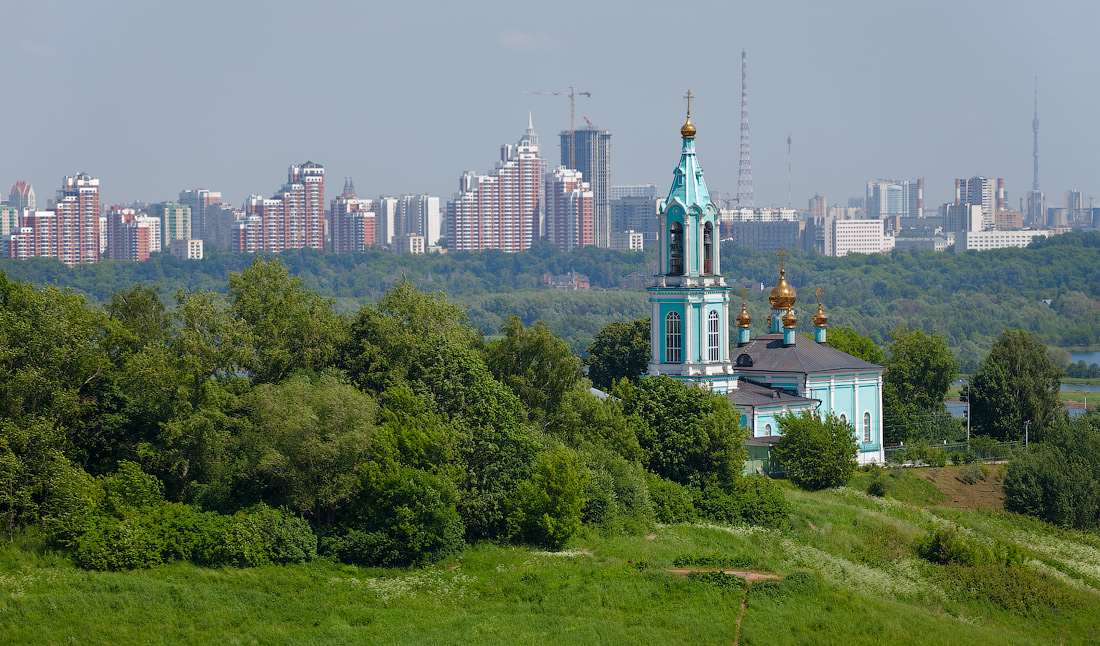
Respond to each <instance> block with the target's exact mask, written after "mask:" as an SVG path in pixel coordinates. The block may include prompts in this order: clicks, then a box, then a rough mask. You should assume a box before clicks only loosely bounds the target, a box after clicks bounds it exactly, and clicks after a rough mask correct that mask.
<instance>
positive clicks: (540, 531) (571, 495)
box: [508, 445, 588, 549]
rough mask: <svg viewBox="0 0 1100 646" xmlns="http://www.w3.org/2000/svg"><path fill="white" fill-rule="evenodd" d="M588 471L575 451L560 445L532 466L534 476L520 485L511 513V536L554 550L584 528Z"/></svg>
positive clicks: (541, 455) (542, 455)
mask: <svg viewBox="0 0 1100 646" xmlns="http://www.w3.org/2000/svg"><path fill="white" fill-rule="evenodd" d="M587 484H588V471H587V470H586V469H585V468H584V465H582V464H581V460H580V457H579V456H578V455H577V453H576V452H575V451H573V450H572V449H570V448H568V447H565V446H562V445H558V446H556V447H554V448H552V449H550V450H548V451H544V452H542V453H540V454H539V455H538V457H537V458H535V462H534V464H532V465H531V477H529V478H527V479H526V480H524V481H522V482H520V483H519V486H517V487H516V492H515V495H514V496H513V498H512V501H511V507H512V511H511V512H510V513H509V514H508V528H509V532H508V533H509V535H511V536H512V537H513V538H515V539H519V540H521V541H524V542H527V543H534V544H536V545H545V546H546V547H550V548H553V549H557V548H560V547H561V546H562V545H564V544H565V542H566V541H568V540H569V539H570V538H571V537H572V536H573V534H575V533H576V532H577V531H578V530H579V529H580V528H581V512H582V511H583V510H584V503H585V499H584V490H585V487H586V486H587Z"/></svg>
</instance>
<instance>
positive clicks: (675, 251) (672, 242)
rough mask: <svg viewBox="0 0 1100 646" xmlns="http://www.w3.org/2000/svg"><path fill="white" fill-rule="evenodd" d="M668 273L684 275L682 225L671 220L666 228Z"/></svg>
mask: <svg viewBox="0 0 1100 646" xmlns="http://www.w3.org/2000/svg"><path fill="white" fill-rule="evenodd" d="M668 273H669V275H670V276H683V275H684V225H682V224H680V223H679V222H673V223H672V226H670V227H669V228H668Z"/></svg>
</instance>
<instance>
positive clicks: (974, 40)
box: [0, 1, 1100, 208]
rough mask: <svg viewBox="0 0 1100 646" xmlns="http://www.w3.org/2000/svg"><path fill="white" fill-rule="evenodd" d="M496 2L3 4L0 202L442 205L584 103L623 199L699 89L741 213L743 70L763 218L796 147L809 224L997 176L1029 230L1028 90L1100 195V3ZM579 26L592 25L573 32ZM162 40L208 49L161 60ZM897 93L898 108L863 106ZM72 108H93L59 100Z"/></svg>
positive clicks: (1072, 181)
mask: <svg viewBox="0 0 1100 646" xmlns="http://www.w3.org/2000/svg"><path fill="white" fill-rule="evenodd" d="M489 4H490V6H487V7H486V10H485V12H484V15H483V16H482V19H475V18H477V16H475V15H473V14H470V13H468V12H467V11H466V10H463V9H461V8H456V7H451V6H449V5H446V4H426V3H410V4H408V5H403V6H401V7H398V6H389V5H386V6H378V7H373V6H372V7H366V8H364V7H361V6H359V5H356V4H352V3H335V2H330V3H317V4H315V5H311V6H310V11H308V12H300V11H294V12H293V15H294V16H295V18H294V20H285V17H286V16H287V15H291V9H290V7H291V5H290V4H289V3H281V2H272V3H265V4H264V5H247V6H246V5H243V4H236V3H234V4H230V5H228V6H222V5H219V4H215V3H212V2H202V1H200V2H194V3H188V4H187V5H183V6H157V5H146V4H143V3H136V2H120V3H110V4H106V3H104V4H103V5H102V6H99V7H98V8H97V9H96V10H94V11H90V12H89V11H88V10H87V9H86V7H88V5H87V4H77V3H71V2H57V3H23V4H21V5H19V6H15V7H12V8H11V9H10V10H9V11H8V13H7V14H6V18H7V23H8V30H9V32H8V33H10V34H14V36H13V37H12V38H10V39H9V40H7V41H6V42H4V43H3V44H2V45H0V47H3V48H4V50H5V55H6V57H7V59H6V60H9V61H10V62H11V64H12V69H14V70H18V72H19V75H20V88H21V90H20V91H21V92H23V93H24V96H23V97H22V98H21V99H19V100H16V101H11V102H9V103H8V105H6V106H5V109H4V114H5V118H4V119H3V122H4V124H5V128H4V135H3V136H4V141H5V146H4V150H5V152H6V154H5V155H3V156H2V158H0V185H2V186H3V187H4V188H7V187H9V186H11V185H12V184H14V183H15V182H16V181H18V180H27V181H29V182H30V183H31V184H33V185H35V186H37V187H40V189H39V190H40V191H41V190H42V187H52V186H54V185H56V184H57V182H58V180H59V179H60V178H62V177H64V176H66V175H71V174H74V173H78V172H87V173H89V174H91V175H94V176H96V177H101V178H103V179H104V182H105V189H106V193H105V194H104V196H103V203H104V204H115V203H124V202H130V201H135V200H140V201H148V202H159V201H166V200H171V199H172V198H173V197H174V196H175V195H176V194H177V193H178V192H179V190H181V189H182V188H184V187H193V186H204V187H207V188H209V189H211V190H214V191H221V192H222V193H223V195H224V196H225V201H226V202H227V203H230V204H233V205H235V206H237V205H240V204H242V203H243V201H244V200H245V199H246V198H247V197H248V195H250V194H252V193H256V192H264V191H266V190H267V186H268V180H267V178H268V177H270V176H271V175H272V174H273V173H277V172H279V171H280V170H281V169H282V168H284V167H285V164H286V163H287V160H291V159H314V160H317V161H318V162H319V163H323V164H324V165H325V166H326V167H327V168H328V169H329V170H330V172H331V174H332V175H333V176H336V177H349V176H350V177H353V178H355V179H356V181H357V184H358V185H359V187H360V190H361V192H363V193H365V194H379V193H387V194H402V193H429V194H433V195H440V196H442V197H444V199H446V198H448V197H449V196H450V195H451V194H453V192H454V190H455V188H456V182H455V179H454V178H455V177H457V176H458V175H459V174H460V173H461V172H462V171H464V170H475V169H476V170H480V169H482V168H483V167H484V166H485V160H486V159H487V158H489V159H491V158H492V156H494V152H495V149H496V148H497V146H499V142H500V141H509V140H511V139H513V138H514V134H513V133H514V132H515V131H516V129H517V128H522V126H523V124H524V123H525V119H526V117H527V113H528V111H531V112H533V113H534V124H535V127H536V129H538V130H539V131H541V132H543V133H546V134H549V133H556V132H560V131H561V130H563V129H567V128H568V119H569V106H568V99H567V98H562V97H546V96H534V97H533V96H531V95H526V94H524V92H529V91H539V90H541V91H545V90H561V89H564V88H566V87H568V86H569V85H573V86H575V87H576V88H577V90H578V91H587V92H591V93H592V96H591V97H586V98H583V99H579V100H578V102H577V121H578V122H581V123H584V122H583V121H582V117H583V116H586V117H588V118H589V119H590V120H591V121H592V123H594V124H595V126H596V127H597V128H600V129H603V130H608V131H610V132H612V133H613V135H614V140H615V153H614V154H615V160H614V176H613V178H612V183H613V184H634V183H658V184H662V183H663V182H664V181H666V180H667V177H666V176H667V174H668V169H667V168H665V164H662V163H661V160H662V159H666V158H667V156H668V155H669V154H670V153H669V151H670V150H672V151H673V153H674V152H675V148H674V147H675V146H676V145H677V144H676V142H675V137H674V134H670V133H674V130H675V127H676V126H675V124H676V123H677V122H678V120H679V118H680V114H681V111H682V100H681V99H680V96H681V95H682V94H683V92H684V91H685V90H686V89H688V88H690V89H691V90H692V92H693V94H694V95H695V96H697V97H698V100H697V101H696V102H695V103H694V104H693V113H694V115H693V116H694V120H695V122H696V123H697V125H698V127H699V132H700V138H701V139H705V140H706V141H707V142H708V145H707V148H706V150H707V157H706V159H705V160H704V161H705V163H706V164H707V168H708V173H709V176H708V180H709V181H710V183H711V185H712V187H713V188H712V190H715V191H716V192H721V193H734V194H736V191H737V170H738V169H737V166H738V153H739V141H740V130H739V129H740V60H739V59H740V50H741V48H742V47H743V48H745V49H746V50H747V53H748V84H749V100H750V104H751V105H750V110H751V114H752V147H753V148H752V153H753V166H754V168H753V180H754V188H755V194H756V203H757V204H759V205H768V204H784V203H786V201H787V200H786V196H787V177H786V175H787V173H786V171H787V168H786V152H787V148H786V137H787V134H788V133H790V135H791V137H792V139H793V146H792V151H793V152H792V167H793V195H794V198H793V202H794V203H795V204H802V203H805V201H806V200H807V199H808V198H809V197H811V196H813V195H814V194H821V195H824V196H826V197H827V199H828V201H829V203H830V204H836V203H844V202H845V201H846V200H847V198H849V197H853V196H859V195H860V194H861V193H862V192H863V186H864V184H865V182H866V181H867V180H868V179H871V178H876V177H924V178H925V180H926V184H925V187H926V199H925V203H926V205H929V206H931V205H935V204H939V203H943V202H946V201H950V199H951V193H952V191H951V189H952V184H953V180H954V179H955V178H958V177H971V176H986V177H1004V178H1005V179H1006V189H1007V190H1008V193H1009V200H1008V206H1010V207H1011V208H1017V207H1018V206H1019V200H1020V198H1021V197H1024V196H1025V194H1026V192H1027V190H1028V189H1029V187H1030V186H1031V174H1032V164H1033V159H1032V147H1033V130H1032V127H1031V126H1032V118H1033V108H1034V79H1035V76H1036V75H1037V76H1038V88H1039V90H1038V104H1039V105H1038V111H1039V118H1040V119H1041V120H1042V123H1043V128H1042V131H1041V133H1040V139H1041V141H1040V145H1039V147H1040V151H1041V152H1040V157H1041V164H1042V177H1041V187H1040V188H1041V189H1042V190H1043V191H1044V192H1045V193H1046V194H1047V195H1048V196H1061V195H1062V194H1063V193H1064V192H1065V191H1067V190H1077V191H1081V193H1082V194H1083V197H1084V200H1085V203H1086V204H1087V203H1088V201H1089V198H1090V197H1100V186H1097V183H1096V179H1095V178H1096V177H1098V176H1100V172H1098V171H1100V168H1098V166H1097V164H1098V162H1097V161H1096V160H1094V159H1091V158H1090V157H1089V156H1088V155H1087V154H1086V150H1087V149H1088V147H1089V146H1090V143H1091V142H1093V141H1095V140H1096V139H1097V137H1098V135H1100V124H1098V123H1097V122H1096V120H1095V119H1094V118H1092V116H1091V114H1090V113H1089V110H1088V106H1089V105H1090V104H1091V103H1092V102H1093V101H1094V100H1095V93H1096V92H1097V90H1095V89H1094V87H1093V86H1095V85H1096V84H1095V83H1094V82H1093V80H1094V79H1095V76H1096V72H1095V71H1094V70H1093V69H1091V66H1090V65H1089V61H1090V60H1092V56H1091V52H1090V51H1089V49H1088V43H1089V38H1090V36H1091V34H1090V32H1089V28H1088V25H1089V24H1093V23H1095V22H1096V20H1095V19H1096V18H1100V8H1097V7H1094V6H1092V5H1088V4H1085V3H1073V4H1070V5H1066V6H1053V7H1043V8H1037V7H1032V6H1030V5H1028V4H1025V3H1001V4H999V5H997V6H996V7H989V6H978V5H969V4H967V5H961V6H960V5H954V4H949V3H945V2H943V3H929V4H925V5H922V10H921V11H920V12H912V11H905V10H904V9H903V8H901V7H897V8H895V7H890V6H880V5H878V4H874V3H852V4H847V5H844V6H843V7H833V6H819V5H817V4H805V5H794V6H787V7H771V6H763V5H759V6H758V5H750V6H738V7H736V8H729V7H726V6H725V5H724V4H721V3H708V2H701V3H697V4H695V5H692V6H690V7H688V8H687V10H683V9H682V8H681V7H679V6H676V7H673V6H667V7H657V8H638V7H634V6H632V5H629V4H626V3H612V2H608V3H601V4H598V5H593V6H588V5H581V4H579V3H568V2H567V3H565V4H563V5H562V6H561V7H560V8H557V9H555V10H554V11H553V12H550V11H546V10H545V9H544V10H541V11H540V10H538V9H536V8H531V7H522V6H514V5H512V4H509V3H489ZM570 7H575V8H576V9H577V10H576V11H571V10H570ZM582 7H583V9H582ZM260 8H262V11H260ZM427 9H430V11H428V10H427ZM478 15H481V12H478ZM578 15H580V16H583V19H584V20H582V21H581V22H583V21H590V22H591V23H592V25H588V26H586V27H585V28H583V29H582V28H580V27H579V26H578V20H577V19H576V16H578ZM685 21H690V23H691V28H692V29H695V30H697V31H699V32H700V34H701V36H702V37H701V38H700V39H699V42H700V43H701V45H702V47H701V48H700V50H699V52H698V55H699V57H700V59H701V62H702V63H703V64H701V65H699V66H695V67H696V69H693V70H691V71H687V72H683V73H681V72H680V71H679V70H677V68H676V67H675V63H673V62H672V61H670V60H667V57H666V56H664V54H663V53H662V52H661V48H659V47H649V46H648V45H647V44H646V43H656V42H660V38H661V34H663V33H664V31H665V30H666V29H667V28H668V27H669V26H670V25H680V26H682V24H681V23H683V22H685ZM355 24H361V25H364V26H374V27H375V28H373V29H372V34H373V36H372V38H371V39H369V41H370V47H367V46H365V44H364V42H365V41H362V39H359V40H356V39H341V38H328V37H318V38H307V39H304V40H303V38H302V36H301V34H302V33H306V34H317V35H319V36H322V35H324V34H325V32H326V31H333V30H336V32H337V33H338V30H339V29H340V27H342V26H346V25H355ZM888 27H889V28H888ZM292 30H293V31H292ZM410 30H418V34H419V35H420V36H421V37H420V38H418V39H417V43H418V44H417V45H410V44H409V40H408V39H407V38H406V37H405V35H407V34H408V33H409V32H410ZM597 30H602V32H601V37H600V38H594V37H593V34H594V33H597ZM166 33H176V34H183V35H186V34H191V35H198V34H201V35H202V38H191V39H186V38H180V39H179V40H178V43H180V44H178V45H177V46H172V47H165V46H164V45H163V43H162V40H163V39H164V36H165V34H166ZM778 37H782V38H783V41H784V43H785V45H784V47H782V48H778V47H775V45H774V43H775V40H776V38H778ZM170 40H171V39H170ZM872 54H873V55H872ZM964 69H981V70H983V73H982V74H961V73H960V70H964ZM81 70H87V71H88V73H86V74H81V73H74V71H75V72H80V71H81ZM478 70H483V71H486V72H489V73H488V74H486V75H477V76H476V77H475V76H474V74H475V73H476V72H477V71H478ZM288 75H289V76H294V77H302V76H304V75H308V77H309V79H310V83H311V85H312V87H314V88H315V89H316V92H296V93H285V92H280V91H279V87H280V86H281V84H283V83H285V82H286V81H285V79H286V78H287V77H288ZM666 78H674V79H675V81H674V82H673V83H672V87H668V88H665V87H664V86H665V85H669V82H667V81H665V79H666ZM59 79H63V81H59ZM868 79H880V80H878V81H875V82H869V81H868ZM655 80H660V85H661V86H662V87H661V88H660V89H654V86H655V85H657V83H655V82H654V81H655ZM876 84H878V86H876ZM876 87H878V90H876ZM898 87H902V88H904V89H905V90H906V91H905V92H904V93H902V94H901V96H905V97H907V100H905V101H897V100H893V99H891V100H889V101H887V100H886V99H885V98H883V99H881V100H877V99H876V98H875V97H878V96H884V97H885V96H887V95H889V96H899V95H898V93H897V92H894V91H891V92H890V93H889V94H887V92H886V90H896V89H897V88H898ZM334 89H335V90H337V91H335V92H333V91H332V90H334ZM164 90H170V91H171V92H170V94H171V96H173V97H174V99H173V100H171V101H169V100H168V99H166V98H164V96H165V92H164ZM58 91H62V92H71V93H73V94H74V95H78V96H80V97H81V100H80V101H51V100H49V97H50V96H51V95H53V94H56V93H57V92H58ZM305 122H309V125H308V127H302V125H301V124H304V123H305ZM425 150H431V151H432V154H431V155H424V154H423V151H425ZM556 152H557V151H546V152H545V153H544V156H545V157H547V158H551V159H552V158H556V157H557V155H556V154H554V153H556ZM1048 199H1049V198H1048Z"/></svg>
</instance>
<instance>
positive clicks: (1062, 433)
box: [1004, 418, 1100, 529]
mask: <svg viewBox="0 0 1100 646" xmlns="http://www.w3.org/2000/svg"><path fill="white" fill-rule="evenodd" d="M1094 423H1095V422H1092V421H1090V420H1089V419H1088V418H1082V419H1078V420H1075V421H1074V422H1066V423H1062V424H1059V425H1056V426H1055V427H1054V428H1052V429H1050V430H1049V431H1048V432H1047V438H1046V441H1044V442H1043V443H1042V444H1039V445H1036V446H1034V447H1033V448H1032V449H1031V450H1030V451H1029V452H1027V453H1024V454H1022V455H1020V456H1018V457H1016V458H1014V459H1013V460H1012V462H1010V463H1009V464H1008V470H1007V472H1006V473H1005V481H1004V491H1005V509H1007V510H1009V511H1015V512H1018V513H1022V514H1028V515H1031V516H1036V517H1038V518H1042V519H1043V520H1046V521H1048V522H1051V523H1054V524H1056V525H1060V526H1062V527H1072V528H1076V529H1088V528H1092V527H1096V526H1097V525H1098V524H1100V425H1098V426H1094V425H1093V424H1094Z"/></svg>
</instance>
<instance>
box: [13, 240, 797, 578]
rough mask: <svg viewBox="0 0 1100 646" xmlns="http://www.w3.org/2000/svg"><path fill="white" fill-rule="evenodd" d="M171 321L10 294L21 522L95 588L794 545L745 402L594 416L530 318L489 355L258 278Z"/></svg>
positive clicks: (703, 400)
mask: <svg viewBox="0 0 1100 646" xmlns="http://www.w3.org/2000/svg"><path fill="white" fill-rule="evenodd" d="M252 260H253V262H252V264H251V265H249V266H248V267H246V268H245V269H244V270H243V271H241V272H234V273H231V274H230V275H229V278H228V282H227V290H226V293H225V294H224V295H221V294H217V293H214V292H211V291H203V290H200V291H185V290H181V291H179V292H178V293H177V294H176V296H175V298H174V305H175V307H174V309H173V310H172V311H169V310H168V309H167V308H166V307H165V304H164V303H163V302H162V301H161V300H160V298H159V296H158V295H157V293H156V292H155V291H153V290H152V289H149V288H145V287H141V286H134V287H131V288H128V289H123V290H121V291H119V292H116V293H114V294H112V295H111V296H110V298H109V299H108V300H107V302H106V303H105V304H104V306H102V307H99V306H90V305H89V304H88V303H87V302H86V301H85V300H84V298H83V297H82V296H80V295H77V294H73V293H71V292H66V291H64V290H61V289H58V288H55V287H47V288H44V289H39V288H36V287H35V286H34V285H33V284H31V283H27V282H14V281H11V280H9V279H8V278H7V277H4V276H3V275H0V518H3V519H4V521H5V522H4V525H5V527H4V528H3V531H4V533H5V534H7V536H8V537H9V538H10V537H12V536H14V535H15V534H16V533H20V532H23V531H25V530H27V531H35V532H40V533H41V534H42V535H43V536H45V537H46V539H47V540H48V542H49V543H50V544H51V545H53V546H56V547H58V548H61V549H63V550H65V551H67V552H69V553H71V555H72V558H73V559H74V560H75V562H76V563H77V564H78V565H81V566H82V567H86V568H91V569H125V568H133V567H148V566H151V565H155V564H158V563H161V562H165V561H172V560H189V561H192V562H195V563H200V564H207V565H220V564H232V565H257V564H263V563H270V562H276V563H278V562H292V561H294V562H296V561H302V560H309V559H311V558H312V557H314V556H316V555H318V553H320V554H322V555H326V556H329V557H331V558H334V559H337V560H340V561H343V562H346V563H353V564H362V565H383V566H403V565H414V564H423V563H427V562H432V561H436V560H438V559H440V558H443V557H444V556H446V555H449V554H453V553H455V552H457V551H460V550H461V549H462V548H463V546H464V545H465V544H467V543H472V542H475V541H480V540H485V539H490V540H498V541H511V542H518V543H529V544H536V545H545V546H550V547H557V546H560V545H561V544H563V543H564V542H565V541H567V540H568V539H569V538H570V537H571V536H572V535H573V534H574V533H575V532H576V531H578V530H579V529H580V528H581V526H582V524H585V525H591V526H595V527H600V528H603V529H604V530H607V531H612V532H614V531H618V529H621V528H633V529H645V528H650V527H652V526H653V524H654V523H656V522H677V521H684V520H693V519H695V518H698V517H704V518H708V519H712V520H716V521H723V522H735V521H750V522H756V523H764V524H778V523H782V522H785V521H786V517H787V513H788V511H789V508H788V506H787V504H786V502H785V499H784V497H783V494H782V493H781V491H780V490H779V489H778V488H777V486H776V485H775V484H774V483H773V482H771V481H769V480H766V479H762V478H746V477H744V476H742V474H741V470H742V466H743V464H744V461H745V450H744V449H743V447H742V443H743V441H744V439H745V435H744V430H743V429H742V428H741V427H740V426H739V424H738V417H739V415H738V413H737V412H736V410H735V409H734V408H733V407H732V406H731V405H730V403H729V402H728V401H727V400H726V399H725V398H723V397H721V396H717V395H713V394H712V393H710V392H708V391H704V390H701V389H697V388H692V387H690V386H689V385H687V384H684V383H683V382H678V381H675V380H672V379H669V378H667V377H662V378H653V379H646V380H641V381H640V382H638V383H629V382H626V381H623V382H622V383H621V384H618V385H617V386H616V387H615V389H614V391H613V392H614V395H615V397H614V398H600V397H597V396H596V395H595V394H593V393H592V392H590V390H589V388H588V382H587V380H586V379H585V378H584V376H583V373H582V364H581V361H580V359H578V358H577V357H576V356H574V355H573V354H572V353H571V352H570V350H569V347H568V345H567V344H566V343H565V342H564V341H563V340H562V339H560V338H559V337H557V336H555V335H553V334H552V333H551V332H550V331H549V329H548V328H547V327H546V326H545V325H543V324H541V323H539V324H535V325H533V326H530V327H528V326H524V325H523V323H522V322H521V321H520V319H519V318H518V317H512V318H510V319H509V320H508V321H507V323H506V324H505V325H504V326H503V327H502V329H501V330H500V332H501V337H502V338H500V339H499V340H497V341H494V342H492V343H489V344H485V343H484V341H483V338H482V335H481V333H480V332H479V331H478V330H477V329H475V328H473V327H471V326H470V325H469V324H468V323H467V319H466V316H465V314H464V313H463V310H462V308H460V307H458V306H457V305H455V304H453V303H451V302H450V301H449V300H448V299H447V298H446V296H445V295H443V294H441V293H434V294H431V293H427V292H423V291H420V290H418V289H416V288H415V287H414V286H413V285H412V283H410V282H408V281H403V282H400V283H398V284H396V285H394V286H393V287H391V288H390V289H389V290H388V291H386V292H384V293H383V294H382V295H381V297H380V298H379V299H378V301H377V303H374V304H371V305H367V306H364V307H363V308H361V309H360V310H359V311H358V312H357V313H356V314H354V315H350V316H344V315H338V314H337V313H336V312H335V311H334V309H333V302H332V300H331V299H327V298H325V297H322V296H319V295H317V294H315V293H313V292H311V291H309V290H307V289H305V287H304V285H303V282H302V280H301V279H300V278H298V277H296V276H292V275H291V274H289V273H288V271H287V270H286V268H285V266H284V265H283V264H282V263H281V262H280V261H279V260H278V259H274V260H267V259H264V258H259V257H257V258H254V259H252Z"/></svg>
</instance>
